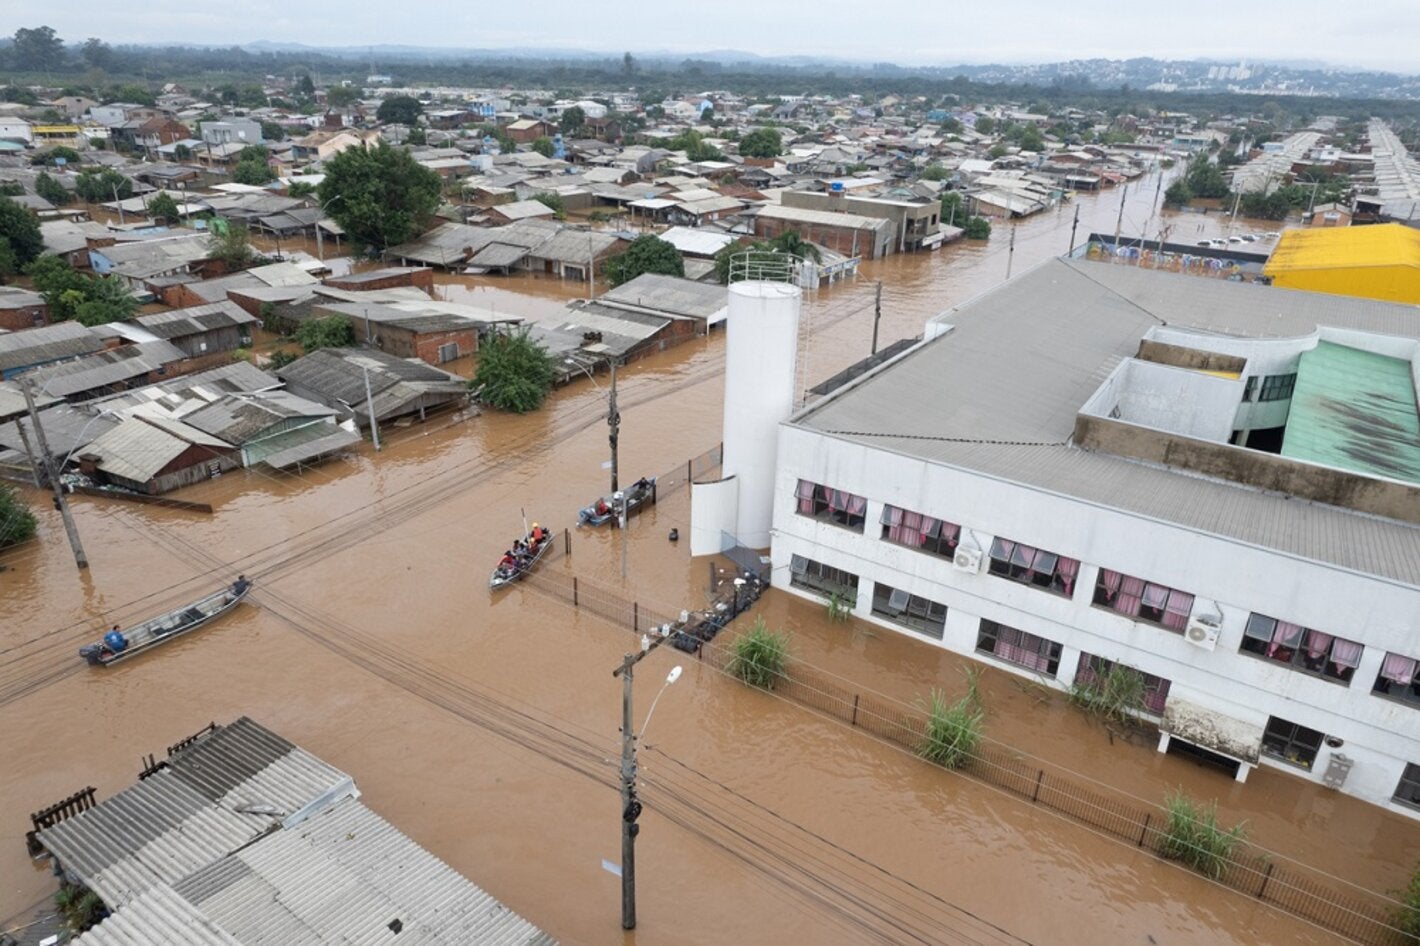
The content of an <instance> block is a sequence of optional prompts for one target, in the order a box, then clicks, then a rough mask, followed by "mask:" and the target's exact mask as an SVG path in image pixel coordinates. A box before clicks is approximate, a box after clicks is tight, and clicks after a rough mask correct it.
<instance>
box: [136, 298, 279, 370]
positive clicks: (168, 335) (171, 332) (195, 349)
mask: <svg viewBox="0 0 1420 946" xmlns="http://www.w3.org/2000/svg"><path fill="white" fill-rule="evenodd" d="M133 323H134V324H135V325H137V326H139V327H141V328H143V329H144V330H146V331H148V332H152V333H153V334H154V335H156V336H157V337H158V338H161V339H163V340H165V341H169V342H172V343H173V344H174V345H176V346H177V347H178V348H179V349H181V350H182V352H183V353H184V354H185V355H187V357H189V358H204V357H208V356H214V355H215V356H218V357H221V358H230V357H231V353H232V352H234V351H236V350H237V349H238V348H247V347H250V346H251V339H252V329H253V327H255V326H256V325H259V324H260V322H259V320H258V319H257V318H255V317H254V316H252V315H249V314H248V313H247V312H245V311H244V310H243V309H242V308H241V307H240V306H238V305H237V304H236V303H235V302H232V301H230V300H223V301H221V302H212V303H209V304H207V305H203V306H195V307H193V308H189V309H175V310H174V311H172V312H158V313H155V314H153V315H140V316H139V317H138V318H136V319H134V320H133Z"/></svg>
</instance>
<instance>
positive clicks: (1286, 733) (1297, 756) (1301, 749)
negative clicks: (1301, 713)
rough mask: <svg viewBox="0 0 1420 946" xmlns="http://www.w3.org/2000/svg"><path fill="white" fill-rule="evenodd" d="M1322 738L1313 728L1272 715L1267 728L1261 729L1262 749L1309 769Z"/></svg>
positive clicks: (1268, 753) (1275, 756) (1285, 760)
mask: <svg viewBox="0 0 1420 946" xmlns="http://www.w3.org/2000/svg"><path fill="white" fill-rule="evenodd" d="M1324 738H1326V737H1325V736H1323V735H1322V734H1321V733H1319V732H1317V731H1316V730H1315V729H1308V728H1307V727H1305V726H1299V725H1297V724H1296V723H1293V722H1288V721H1287V720H1285V719H1278V718H1277V717H1276V716H1272V717H1270V718H1269V719H1268V720H1267V728H1266V729H1264V730H1263V731H1262V751H1263V752H1265V753H1266V754H1267V755H1270V756H1272V757H1273V758H1275V759H1281V760H1282V761H1283V762H1288V763H1290V764H1292V765H1296V766H1300V767H1301V768H1304V769H1307V770H1308V771H1310V770H1311V767H1312V763H1313V762H1315V761H1316V754H1317V753H1318V752H1320V751H1321V741H1322V739H1324Z"/></svg>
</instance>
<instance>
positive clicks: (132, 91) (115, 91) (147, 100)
mask: <svg viewBox="0 0 1420 946" xmlns="http://www.w3.org/2000/svg"><path fill="white" fill-rule="evenodd" d="M102 98H103V100H104V102H105V104H107V103H109V102H132V103H134V104H135V105H147V106H150V107H151V106H153V105H156V104H157V102H158V100H157V99H156V98H154V97H153V92H152V90H151V89H149V88H148V87H147V86H146V85H136V84H134V83H131V82H130V83H128V84H127V85H116V86H114V87H113V88H111V89H109V90H108V91H107V92H105V93H104V94H103V96H102Z"/></svg>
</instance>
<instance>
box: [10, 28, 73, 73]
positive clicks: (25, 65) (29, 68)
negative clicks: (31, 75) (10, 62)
mask: <svg viewBox="0 0 1420 946" xmlns="http://www.w3.org/2000/svg"><path fill="white" fill-rule="evenodd" d="M13 55H14V60H15V68H16V69H18V70H19V71H20V72H49V71H51V70H55V69H59V68H61V67H63V65H64V40H62V39H60V38H59V36H58V35H57V34H56V33H55V32H54V30H53V28H51V27H48V26H40V27H36V28H35V29H18V30H15V45H14V47H13Z"/></svg>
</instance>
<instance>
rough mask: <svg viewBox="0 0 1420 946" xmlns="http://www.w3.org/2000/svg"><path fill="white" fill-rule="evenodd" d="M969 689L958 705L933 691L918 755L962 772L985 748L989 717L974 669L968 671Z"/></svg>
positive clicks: (937, 691) (928, 703)
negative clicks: (979, 749) (983, 737)
mask: <svg viewBox="0 0 1420 946" xmlns="http://www.w3.org/2000/svg"><path fill="white" fill-rule="evenodd" d="M966 685H967V689H966V695H965V696H963V697H962V698H961V699H959V700H957V701H956V702H954V703H952V702H948V698H947V695H946V694H945V693H943V692H942V691H941V690H933V691H932V694H931V697H930V698H929V699H928V701H927V707H926V709H927V728H926V731H925V732H924V733H923V734H922V741H921V743H919V744H918V746H917V754H918V755H920V756H921V757H922V758H924V759H926V760H927V761H928V762H931V763H932V764H933V765H940V766H941V767H942V768H944V769H958V768H961V767H962V766H963V765H965V764H966V763H967V761H968V760H970V759H971V757H972V755H973V754H974V753H975V752H976V748H977V746H979V745H980V744H981V730H982V726H983V724H984V723H985V721H986V713H985V711H984V710H983V709H982V706H981V696H980V693H979V692H978V690H977V678H976V671H975V670H974V669H969V670H967V672H966Z"/></svg>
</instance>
